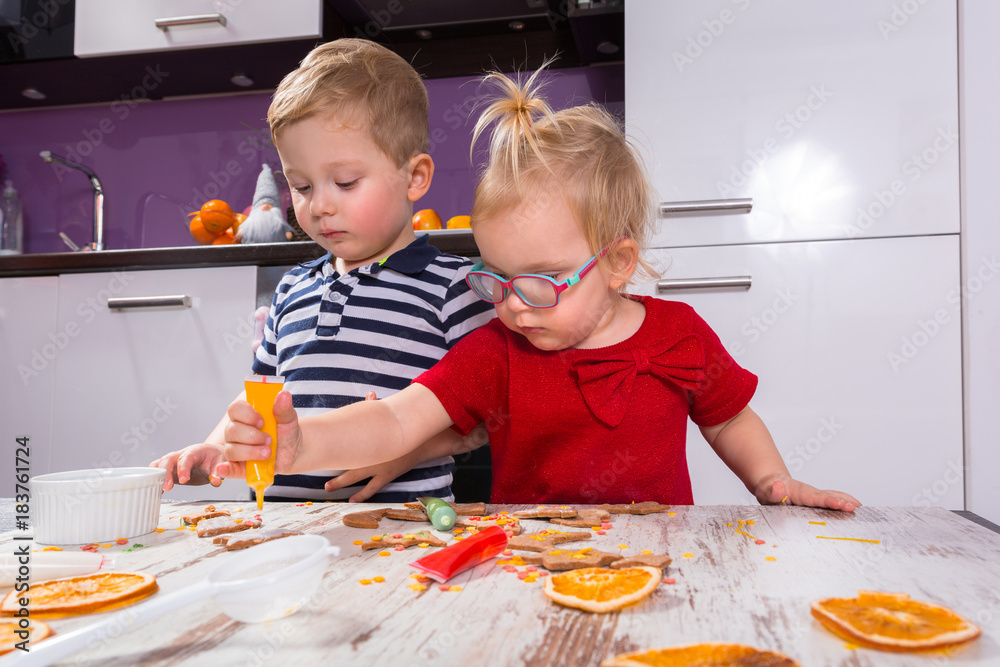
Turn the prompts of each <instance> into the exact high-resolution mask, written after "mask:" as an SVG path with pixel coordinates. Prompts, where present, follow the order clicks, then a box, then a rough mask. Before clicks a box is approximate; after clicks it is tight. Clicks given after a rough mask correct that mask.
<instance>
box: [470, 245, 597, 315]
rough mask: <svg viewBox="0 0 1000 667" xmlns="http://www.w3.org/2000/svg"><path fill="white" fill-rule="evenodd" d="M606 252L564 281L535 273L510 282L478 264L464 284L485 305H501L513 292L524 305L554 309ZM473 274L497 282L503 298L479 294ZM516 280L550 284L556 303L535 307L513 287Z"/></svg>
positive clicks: (514, 278) (511, 279)
mask: <svg viewBox="0 0 1000 667" xmlns="http://www.w3.org/2000/svg"><path fill="white" fill-rule="evenodd" d="M607 252H608V249H607V248H604V249H603V250H601V252H599V253H597V254H596V255H594V256H593V257H591V258H590V259H589V260H587V263H586V264H584V265H583V266H581V267H580V269H579V270H578V271H577V272H576V273H574V274H573V275H571V276H570V277H569V278H567V279H565V280H558V281H557V280H556V279H555V278H553V277H552V276H542V275H539V274H537V273H519V274H518V275H516V276H511V278H510V280H504V279H503V278H501V277H500V276H498V275H497V274H495V273H491V272H490V271H485V270H484V269H485V267H484V265H483V263H482V262H479V263H478V264H476V265H475V266H474V267H472V270H471V271H469V273H468V275H467V276H466V277H465V282H466V284H468V286H469V288H470V289H471V290H472V291H473V292H475V294H476V296H478V297H479V298H480V299H482V300H483V301H485V302H487V303H492V304H497V303H503V302H504V301H506V300H507V297H508V296H509V295H510V291H511V290H514V293H515V294H517V297H518V298H519V299H520V300H521V301H523V302H524V303H525V304H526V305H528V306H531V307H532V308H555V307H556V306H558V305H559V298H560V297H561V296H562V293H563V292H565V291H566V290H568V289H569V288H570V287H572V286H573V285H575V284H577V283H578V282H580V281H581V280H583V278H584V276H586V275H587V274H588V273H589V272H590V270H591V269H592V268H594V267H595V266H597V260H598V259H599V258H601V257H604V255H605V254H606V253H607ZM473 274H479V275H482V276H489V277H490V278H493V279H494V280H496V281H497V282H499V283H500V285H501V286H503V296H502V297H500V299H498V300H494V299H493V298H487V297H485V296H483V295H482V294H480V293H479V290H477V289H476V286H475V285H474V284H473V283H472V280H471V278H472V275H473ZM518 278H541V279H542V280H545V281H547V282H549V283H551V284H552V289H553V290H555V293H556V301H555V303H553V304H551V305H548V306H537V305H535V304H533V303H531V302H530V301H528V299H527V298H526V297H525V296H524V294H522V293H521V290H519V289H517V287H515V286H514V281H515V280H517V279H518Z"/></svg>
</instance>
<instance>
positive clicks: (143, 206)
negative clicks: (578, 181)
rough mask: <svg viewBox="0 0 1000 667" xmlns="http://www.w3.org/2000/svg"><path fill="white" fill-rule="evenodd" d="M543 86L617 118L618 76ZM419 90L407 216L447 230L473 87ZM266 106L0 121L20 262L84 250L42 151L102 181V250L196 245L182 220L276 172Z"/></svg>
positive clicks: (69, 173) (79, 222) (72, 189)
mask: <svg viewBox="0 0 1000 667" xmlns="http://www.w3.org/2000/svg"><path fill="white" fill-rule="evenodd" d="M550 81H551V83H550V85H549V87H548V88H547V96H548V98H549V100H550V102H551V103H552V104H553V106H555V107H557V108H560V107H564V106H569V105H573V104H582V103H586V102H589V101H592V100H596V101H599V102H603V103H605V104H606V105H607V106H608V107H609V108H610V110H611V111H613V112H620V111H622V109H623V104H624V102H623V100H624V69H623V68H622V67H621V66H609V67H595V68H575V69H561V70H555V71H554V72H553V74H552V76H551V79H550ZM427 89H428V92H429V95H430V101H431V108H430V127H431V155H432V157H433V158H434V161H435V165H436V172H435V175H434V182H433V185H432V186H431V189H430V192H428V194H427V195H426V196H425V197H424V198H423V199H421V200H420V201H419V202H417V204H416V208H418V209H420V208H433V209H436V210H437V211H438V213H439V214H440V215H441V217H442V218H443V219H445V220H447V219H448V218H450V217H451V216H453V215H463V214H467V213H468V212H469V211H470V210H471V208H472V194H473V172H472V169H471V167H470V164H469V142H470V135H471V132H472V125H473V124H474V122H475V113H476V109H475V108H474V105H475V102H476V99H477V92H478V86H477V83H476V79H474V78H454V79H432V80H429V81H427ZM269 102H270V94H269V93H254V94H246V95H238V96H224V97H203V98H196V99H180V100H166V101H159V102H141V103H132V105H131V106H130V105H129V104H126V103H123V102H117V103H113V104H106V105H95V106H85V107H63V108H54V109H42V110H32V111H16V112H4V113H0V155H2V156H3V161H4V162H5V163H6V165H7V166H6V170H5V174H4V177H5V178H10V179H12V180H13V182H14V186H15V187H16V188H17V190H18V193H19V194H20V197H21V201H22V202H23V204H24V226H25V229H24V245H25V252H27V253H40V252H61V251H64V250H66V246H65V245H64V244H63V242H62V240H61V239H60V238H59V236H58V233H59V232H60V231H62V232H65V233H66V234H67V235H68V236H69V237H70V238H72V239H73V240H74V241H76V243H77V244H79V245H84V244H86V243H88V242H90V240H91V230H92V226H93V212H92V197H91V190H90V185H89V183H88V181H87V179H86V177H85V176H84V175H83V173H81V172H79V171H76V170H70V169H67V168H65V167H62V166H60V165H54V164H46V163H45V162H43V161H42V159H41V158H40V157H39V156H38V153H39V151H42V150H50V151H52V152H53V153H56V154H60V155H63V156H66V157H69V158H71V159H74V160H76V161H78V162H81V163H83V164H85V165H87V166H89V167H90V168H91V169H93V170H94V171H95V172H96V173H97V175H98V176H99V177H100V179H101V181H102V182H103V184H104V189H105V192H106V199H105V232H104V238H105V243H106V244H107V246H108V248H111V249H122V248H155V247H169V246H184V245H196V243H195V241H194V240H192V239H191V237H190V235H189V233H188V231H187V221H188V218H187V217H186V215H185V214H186V213H187V212H190V211H194V210H197V208H198V207H199V206H201V204H202V203H203V202H204V201H206V200H208V199H224V200H226V201H227V202H229V203H230V204H231V205H232V207H233V208H234V209H235V210H237V211H241V210H243V209H244V208H245V207H246V206H248V205H249V204H250V201H251V199H252V197H253V190H254V186H255V184H256V180H257V174H258V173H259V171H260V166H261V164H262V163H264V162H267V163H268V164H270V165H272V166H273V167H274V168H275V169H280V166H281V165H280V162H279V160H278V156H277V153H275V151H274V149H273V147H272V146H271V144H270V137H269V135H268V132H267V123H266V120H265V118H266V116H267V107H268V104H269ZM285 195H286V197H287V192H286V193H285ZM286 203H287V199H286Z"/></svg>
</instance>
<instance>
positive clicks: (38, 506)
mask: <svg viewBox="0 0 1000 667" xmlns="http://www.w3.org/2000/svg"><path fill="white" fill-rule="evenodd" d="M165 477H166V471H165V470H163V469H161V468H105V469H92V470H74V471H71V472H57V473H52V474H49V475H38V476H37V477H33V478H31V482H30V485H31V514H32V520H33V521H32V523H33V524H34V532H35V535H34V537H35V542H37V543H40V544H90V543H91V542H108V541H113V540H116V539H118V538H126V539H128V538H132V537H138V536H139V535H145V534H146V533H149V532H151V531H152V530H153V529H155V528H156V524H157V522H158V521H159V519H160V497H161V496H162V495H163V480H164V478H165Z"/></svg>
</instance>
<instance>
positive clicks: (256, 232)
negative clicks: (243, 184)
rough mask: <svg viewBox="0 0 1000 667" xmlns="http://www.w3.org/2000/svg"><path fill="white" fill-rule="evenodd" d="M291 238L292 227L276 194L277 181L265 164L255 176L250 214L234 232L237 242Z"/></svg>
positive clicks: (273, 241) (268, 241)
mask: <svg viewBox="0 0 1000 667" xmlns="http://www.w3.org/2000/svg"><path fill="white" fill-rule="evenodd" d="M291 238H292V228H291V227H289V226H288V223H287V222H285V216H284V214H283V213H282V211H281V205H280V200H279V196H278V183H277V181H275V180H274V173H273V172H272V171H271V168H270V167H268V166H267V165H266V164H265V165H263V166H262V167H261V170H260V175H259V176H257V189H256V190H255V191H254V193H253V205H252V206H251V207H250V214H249V215H247V219H246V220H244V221H243V224H241V225H240V227H239V229H238V230H237V232H236V241H237V242H238V243H278V242H282V241H288V240H290V239H291Z"/></svg>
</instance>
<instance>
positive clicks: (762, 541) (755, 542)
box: [754, 540, 767, 544]
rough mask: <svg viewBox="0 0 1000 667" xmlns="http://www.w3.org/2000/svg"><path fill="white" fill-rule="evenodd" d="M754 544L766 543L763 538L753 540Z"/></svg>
mask: <svg viewBox="0 0 1000 667" xmlns="http://www.w3.org/2000/svg"><path fill="white" fill-rule="evenodd" d="M754 544H767V542H765V541H764V540H754Z"/></svg>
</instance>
